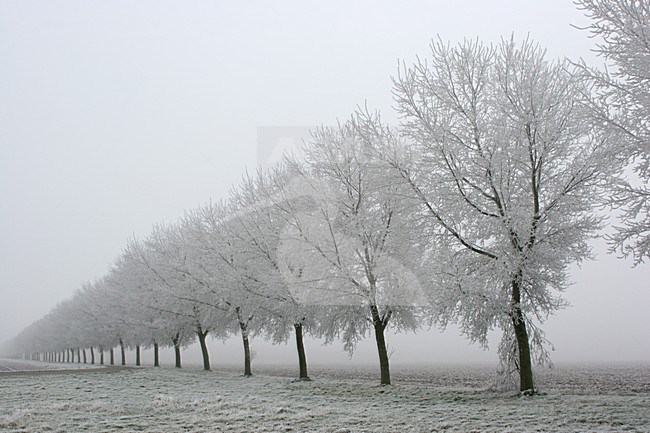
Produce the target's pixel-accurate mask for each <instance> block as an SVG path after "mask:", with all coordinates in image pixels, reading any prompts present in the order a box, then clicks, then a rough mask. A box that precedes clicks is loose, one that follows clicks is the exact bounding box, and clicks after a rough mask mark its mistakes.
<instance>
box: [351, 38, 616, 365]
mask: <svg viewBox="0 0 650 433" xmlns="http://www.w3.org/2000/svg"><path fill="white" fill-rule="evenodd" d="M394 83H395V90H394V94H395V98H396V102H397V109H398V111H399V113H400V115H401V116H402V124H403V128H404V134H405V135H406V136H407V137H408V138H409V139H410V140H411V142H410V144H409V145H408V147H409V151H408V153H407V155H408V156H409V159H408V160H407V161H404V158H403V157H401V155H399V151H395V150H394V146H392V147H391V146H389V145H386V144H385V145H384V146H383V147H381V148H379V149H378V150H379V151H380V153H381V154H382V155H383V157H384V160H385V161H386V162H387V163H388V165H389V166H390V167H392V168H393V169H394V172H395V177H396V179H399V180H400V181H401V182H403V183H404V184H406V185H407V186H408V187H409V189H410V192H411V196H412V197H413V198H414V199H416V200H417V201H418V209H417V210H416V211H414V212H416V213H422V214H426V215H428V217H429V219H430V220H431V223H432V225H433V226H434V227H436V229H437V230H438V234H439V235H438V236H437V237H436V238H434V239H435V241H436V242H437V245H438V248H439V250H440V251H442V250H445V249H446V250H447V253H446V254H440V256H439V257H438V259H439V260H438V261H437V262H436V263H435V264H434V265H436V266H437V267H438V275H437V277H436V281H437V282H438V283H439V284H440V285H442V287H444V288H445V289H446V290H445V291H446V292H447V293H446V294H444V295H442V299H443V300H444V301H445V304H446V307H447V310H448V311H447V313H448V315H449V318H450V319H455V320H457V321H459V322H460V325H461V327H462V328H463V330H464V331H465V333H466V334H467V335H468V336H469V337H470V339H472V340H475V341H478V342H481V343H486V337H487V332H488V330H490V329H491V328H493V327H495V326H498V327H500V328H502V329H503V330H504V331H505V332H506V333H513V332H514V330H513V327H514V328H515V330H516V326H513V324H517V323H520V322H521V321H522V320H523V321H524V323H525V324H526V325H527V328H528V332H529V333H530V334H531V335H530V339H529V343H530V344H531V345H532V348H533V350H534V351H535V352H536V353H537V354H538V359H539V361H544V360H545V356H546V354H545V350H544V347H543V345H541V344H539V343H541V342H543V341H544V339H543V334H542V333H541V332H540V330H539V328H537V327H535V326H533V321H537V322H542V321H544V320H545V319H546V317H547V316H548V315H549V314H551V313H552V312H554V311H555V310H557V309H558V308H561V307H563V306H564V305H565V303H564V301H563V300H562V298H561V297H560V296H559V293H561V292H562V291H563V290H565V289H566V287H567V286H568V284H569V281H568V277H567V267H568V265H569V264H571V263H574V262H580V261H581V260H584V259H586V258H588V257H589V247H588V240H589V238H590V237H592V236H594V235H595V234H596V230H597V229H598V228H599V227H600V226H601V220H602V219H601V218H600V217H599V216H598V214H597V213H596V212H595V210H594V209H595V207H596V206H597V205H598V204H602V203H603V202H604V195H603V192H602V190H603V188H604V187H606V186H607V185H608V184H609V182H610V179H609V174H610V173H612V172H615V171H616V170H617V169H618V166H617V164H618V163H619V159H618V158H616V155H615V153H614V151H613V147H612V146H611V139H610V137H609V136H608V135H607V134H604V133H603V132H602V131H601V130H598V129H594V128H592V124H591V118H590V112H589V110H587V109H586V108H585V106H584V104H582V103H581V97H582V95H584V94H585V92H586V90H585V87H584V83H583V82H582V81H581V80H580V79H579V77H577V76H575V75H573V74H572V73H571V72H570V71H569V65H568V63H567V62H553V61H549V60H547V59H546V57H545V54H544V51H543V50H542V49H541V48H540V47H539V46H537V45H536V44H534V43H533V42H531V41H529V40H527V41H524V42H523V43H521V44H517V43H515V41H514V40H504V41H502V43H501V44H499V45H498V46H488V45H484V44H482V43H480V42H479V41H465V42H464V43H462V44H460V45H459V46H456V47H451V46H450V45H448V44H445V43H443V42H442V41H439V42H433V43H432V45H431V54H430V58H429V59H427V60H426V61H425V60H418V61H417V62H416V63H415V64H414V65H412V66H410V67H404V68H402V70H401V71H400V74H399V76H398V77H397V78H395V80H394ZM371 123H372V122H371V121H366V122H365V123H363V124H362V127H363V128H365V129H366V130H372V129H373V128H370V127H368V125H369V124H371ZM511 335H512V337H508V336H506V338H505V339H504V343H503V345H502V348H501V354H502V359H503V360H504V361H508V360H511V359H513V358H512V355H513V347H512V344H511V341H512V339H513V338H514V334H511ZM521 343H522V342H521V341H520V342H519V344H518V346H515V347H514V354H516V353H517V351H519V349H522V347H521ZM526 344H528V342H527V343H526ZM524 349H526V348H524ZM514 358H515V359H516V358H517V356H515V357H514ZM523 361H524V360H522V362H523Z"/></svg>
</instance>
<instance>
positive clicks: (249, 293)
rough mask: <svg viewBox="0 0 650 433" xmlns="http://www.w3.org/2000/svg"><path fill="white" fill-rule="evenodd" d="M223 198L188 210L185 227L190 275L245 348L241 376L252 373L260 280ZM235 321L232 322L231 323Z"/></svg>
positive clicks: (245, 239)
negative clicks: (251, 345)
mask: <svg viewBox="0 0 650 433" xmlns="http://www.w3.org/2000/svg"><path fill="white" fill-rule="evenodd" d="M232 212H233V211H232V209H231V207H230V206H229V205H228V204H227V203H226V202H220V203H210V204H208V205H205V206H201V207H200V208H198V209H196V210H195V211H193V212H190V213H188V214H187V215H186V216H185V218H184V219H183V221H184V231H185V232H186V234H187V236H188V238H191V239H192V241H191V247H190V250H191V253H190V254H191V261H192V263H193V267H192V271H191V272H192V278H194V280H195V281H196V282H198V283H199V284H201V285H202V286H203V287H205V288H206V289H207V291H208V292H209V295H208V296H209V297H210V299H211V305H214V306H217V307H218V308H220V309H221V311H222V315H223V319H224V320H223V321H222V323H221V326H222V331H223V332H224V333H226V334H227V333H232V332H235V329H236V328H238V330H239V332H240V334H241V337H242V345H243V350H244V376H251V375H252V370H251V361H252V358H251V350H250V337H251V335H252V334H253V333H254V332H255V331H256V329H255V328H254V327H255V324H256V323H258V322H259V321H260V320H261V321H263V320H264V319H263V317H262V316H263V315H264V312H263V310H262V309H261V308H260V306H261V303H262V300H260V299H258V297H257V296H254V294H255V293H257V292H258V291H259V286H260V285H261V284H262V283H261V281H260V280H259V278H256V277H255V275H254V271H253V269H255V266H256V265H255V263H254V261H253V260H252V258H251V257H250V255H249V251H250V246H249V244H250V238H249V237H248V236H246V235H245V233H242V232H240V231H238V228H239V227H238V225H237V224H236V221H235V220H233V219H232V218H231V215H232ZM231 324H232V325H234V326H231Z"/></svg>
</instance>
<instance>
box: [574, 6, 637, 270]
mask: <svg viewBox="0 0 650 433" xmlns="http://www.w3.org/2000/svg"><path fill="white" fill-rule="evenodd" d="M575 4H576V5H577V6H578V8H579V9H580V10H582V11H584V12H585V14H586V15H587V16H588V17H589V18H591V20H592V22H591V24H590V25H589V26H588V27H587V30H589V31H590V32H591V34H592V36H593V37H595V38H596V40H597V41H598V42H597V45H596V49H595V52H596V53H597V54H598V55H599V56H600V57H601V58H603V59H604V60H605V61H606V62H607V66H608V68H607V69H605V70H600V69H595V68H590V67H587V66H586V65H585V64H584V63H581V64H579V66H580V69H581V71H582V72H583V76H585V77H586V79H587V80H588V81H589V82H590V83H591V84H592V93H591V94H590V95H589V96H590V98H589V100H590V102H591V104H590V106H591V108H592V114H593V115H594V117H595V122H594V125H595V126H596V127H599V128H604V129H613V130H614V131H615V132H617V134H618V140H619V142H620V144H621V154H622V155H623V156H625V157H626V158H628V161H629V163H630V164H631V168H632V170H631V171H633V175H632V178H633V179H632V180H630V179H628V177H629V176H628V177H626V176H622V180H621V181H620V182H619V183H617V184H616V188H615V190H614V193H613V195H612V199H611V204H612V205H614V206H615V207H617V208H619V209H620V210H621V217H620V221H621V223H622V225H621V226H619V227H616V233H615V234H614V235H612V236H611V237H610V239H609V241H610V246H611V251H618V252H620V253H622V254H623V255H624V256H625V257H627V256H632V257H633V259H634V263H635V264H639V263H641V262H643V261H645V260H646V259H648V258H649V257H650V3H649V2H648V1H647V0H577V1H576V2H575ZM624 174H628V173H624Z"/></svg>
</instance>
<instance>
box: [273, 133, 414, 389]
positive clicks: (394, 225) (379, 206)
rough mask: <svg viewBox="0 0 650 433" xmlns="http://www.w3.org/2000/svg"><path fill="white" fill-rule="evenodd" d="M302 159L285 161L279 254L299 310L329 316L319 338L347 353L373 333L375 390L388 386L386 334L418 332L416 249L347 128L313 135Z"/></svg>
mask: <svg viewBox="0 0 650 433" xmlns="http://www.w3.org/2000/svg"><path fill="white" fill-rule="evenodd" d="M304 151H305V158H306V163H305V164H302V163H301V162H299V161H295V160H292V159H288V160H287V164H288V169H289V170H290V173H291V174H292V175H293V177H294V179H295V182H297V183H298V186H297V187H295V191H296V192H295V193H294V194H293V196H294V197H295V199H294V201H295V204H294V208H293V209H292V210H290V212H291V217H292V221H291V222H290V224H288V225H287V229H286V230H285V231H284V233H283V236H284V238H283V240H282V244H281V247H280V248H281V254H282V257H283V264H284V266H285V267H286V268H287V271H286V274H287V276H288V279H289V281H290V287H291V289H292V290H293V291H294V293H296V294H297V295H298V297H299V299H300V300H301V302H304V303H307V304H310V305H317V306H320V307H321V308H326V309H327V312H328V315H325V314H323V315H321V320H320V323H319V325H318V332H319V333H320V334H321V335H323V336H325V337H326V338H327V339H328V340H332V339H333V338H335V337H340V338H342V339H343V343H344V347H345V348H346V349H347V350H348V351H350V352H352V350H353V349H354V347H355V345H356V343H357V341H358V340H359V339H360V338H363V337H364V336H366V335H367V334H368V333H374V336H375V340H376V344H377V351H378V356H379V364H380V372H381V383H382V384H390V382H391V381H390V368H389V352H388V348H387V344H386V340H385V330H386V329H387V328H388V326H389V325H390V326H394V327H395V328H397V329H403V330H416V329H418V328H419V327H420V326H421V324H422V322H421V320H420V315H419V310H418V307H419V306H420V305H418V295H419V294H420V292H419V290H418V289H419V285H418V279H417V278H416V277H415V275H414V274H413V270H414V269H415V268H417V266H418V265H417V263H418V260H420V259H421V257H422V255H421V254H420V253H419V250H420V246H421V244H420V243H418V242H417V241H415V240H414V239H413V238H412V237H410V236H409V234H412V233H414V232H415V230H407V227H409V225H410V224H412V221H408V220H407V218H408V215H407V213H406V212H405V209H404V208H403V207H402V200H401V199H400V197H399V195H398V194H395V191H394V190H393V189H392V188H391V187H390V185H388V184H385V183H384V180H385V176H384V168H383V167H378V166H377V163H376V161H375V160H374V157H373V152H372V150H371V147H370V145H369V143H367V142H366V140H365V138H364V137H363V136H361V135H359V134H358V132H357V129H356V128H355V127H354V126H353V125H352V124H351V123H346V124H343V125H340V126H339V127H337V128H320V129H318V130H317V131H316V132H315V133H314V135H313V138H312V140H311V143H310V144H309V146H306V147H305V149H304Z"/></svg>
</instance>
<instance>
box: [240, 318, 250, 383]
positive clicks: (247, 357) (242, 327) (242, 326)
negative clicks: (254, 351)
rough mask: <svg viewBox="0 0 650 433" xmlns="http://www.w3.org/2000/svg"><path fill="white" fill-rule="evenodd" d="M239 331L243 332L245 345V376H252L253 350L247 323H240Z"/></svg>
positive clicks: (242, 336)
mask: <svg viewBox="0 0 650 433" xmlns="http://www.w3.org/2000/svg"><path fill="white" fill-rule="evenodd" d="M239 329H240V330H241V339H242V342H243V343H244V376H247V377H248V376H252V375H253V373H251V348H250V343H249V341H248V325H247V324H246V323H245V322H241V321H240V322H239Z"/></svg>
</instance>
